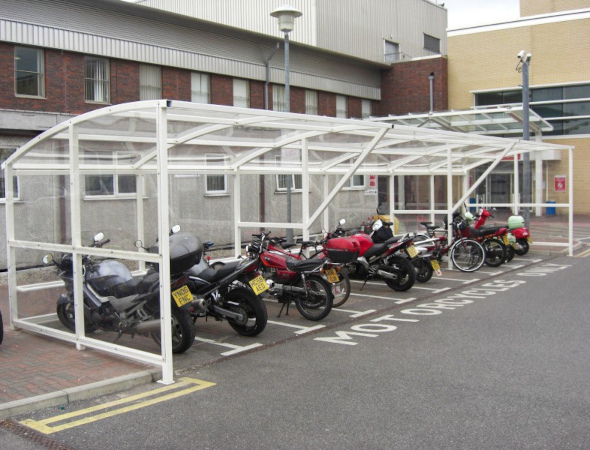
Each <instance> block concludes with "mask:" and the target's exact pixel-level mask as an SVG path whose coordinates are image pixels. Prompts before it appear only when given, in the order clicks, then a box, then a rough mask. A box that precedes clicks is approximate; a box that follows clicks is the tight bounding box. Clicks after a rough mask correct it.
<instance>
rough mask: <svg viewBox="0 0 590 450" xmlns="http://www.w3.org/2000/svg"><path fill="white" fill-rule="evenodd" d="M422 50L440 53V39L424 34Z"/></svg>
mask: <svg viewBox="0 0 590 450" xmlns="http://www.w3.org/2000/svg"><path fill="white" fill-rule="evenodd" d="M424 50H428V51H429V52H432V53H437V54H440V39H439V38H435V37H434V36H429V35H428V34H424Z"/></svg>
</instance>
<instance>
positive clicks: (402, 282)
mask: <svg viewBox="0 0 590 450" xmlns="http://www.w3.org/2000/svg"><path fill="white" fill-rule="evenodd" d="M384 270H386V271H387V272H390V273H394V274H396V275H397V280H392V279H389V278H385V284H387V287H389V288H390V289H393V290H394V291H397V292H403V291H407V290H408V289H410V288H411V287H412V286H414V283H415V282H416V269H414V266H413V265H412V263H411V262H410V261H409V260H407V259H405V258H400V257H397V256H396V257H393V258H391V259H390V260H389V264H388V265H387V269H384Z"/></svg>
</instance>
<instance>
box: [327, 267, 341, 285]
mask: <svg viewBox="0 0 590 450" xmlns="http://www.w3.org/2000/svg"><path fill="white" fill-rule="evenodd" d="M325 273H326V278H328V281H329V282H330V283H339V282H340V278H338V274H337V273H336V270H334V269H328V270H326V272H325Z"/></svg>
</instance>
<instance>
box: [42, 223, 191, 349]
mask: <svg viewBox="0 0 590 450" xmlns="http://www.w3.org/2000/svg"><path fill="white" fill-rule="evenodd" d="M109 241H110V240H108V239H107V240H104V234H103V233H99V234H97V235H96V236H95V237H94V241H93V243H92V245H91V246H92V247H102V246H103V245H105V244H107V243H108V242H109ZM202 252H203V245H202V243H201V241H200V240H199V239H198V238H197V237H195V236H192V235H190V234H188V233H177V234H174V235H172V236H170V274H171V285H170V289H171V291H172V305H171V306H172V308H171V309H172V351H173V352H174V353H182V352H185V351H186V350H188V349H189V348H190V347H191V346H192V344H193V342H194V339H195V326H194V323H193V321H192V319H191V316H190V313H189V310H190V309H191V308H192V306H191V303H192V302H193V300H194V298H193V296H192V295H191V293H190V290H189V289H188V287H187V285H186V284H187V282H188V278H189V277H188V275H187V274H185V273H184V272H185V271H186V270H187V269H189V268H190V267H191V266H193V265H194V264H195V263H197V262H199V260H200V258H201V255H202ZM43 262H44V263H45V264H49V263H53V264H55V265H56V266H57V271H58V276H59V278H61V279H62V280H63V282H64V284H65V289H66V293H65V294H62V295H61V296H60V297H59V299H58V301H57V316H58V318H59V320H60V322H61V323H62V324H63V325H64V326H65V327H66V328H68V329H69V330H71V331H75V329H76V328H75V316H74V276H73V261H72V256H71V255H70V254H64V255H63V256H62V258H61V259H60V260H59V261H58V260H54V259H53V255H51V254H48V255H45V257H44V258H43ZM82 266H83V274H84V282H83V292H84V325H85V332H86V334H89V333H92V332H94V331H96V330H104V331H114V332H116V333H118V334H119V336H118V337H117V339H118V338H119V337H121V335H123V334H129V335H132V336H133V335H136V334H139V335H145V336H151V337H152V338H153V339H154V340H155V341H156V342H157V343H158V344H160V342H161V336H160V325H161V319H160V274H159V272H158V271H157V270H155V269H154V268H153V267H152V268H151V269H150V270H148V272H147V274H146V275H144V276H140V277H133V275H132V274H131V272H130V271H129V269H128V268H127V266H125V265H124V264H123V263H121V262H119V261H117V260H113V259H102V260H101V259H94V258H91V257H90V256H84V257H83V259H82Z"/></svg>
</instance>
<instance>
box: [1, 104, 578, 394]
mask: <svg viewBox="0 0 590 450" xmlns="http://www.w3.org/2000/svg"><path fill="white" fill-rule="evenodd" d="M546 150H550V151H566V152H568V154H569V166H570V169H569V177H570V180H572V179H573V148H572V147H569V146H561V145H555V144H547V143H543V142H535V141H521V140H516V139H504V138H496V137H489V136H485V135H473V134H464V133H457V132H448V131H444V130H441V129H425V128H418V127H413V126H404V125H395V126H392V125H391V124H389V123H384V122H379V121H368V120H356V119H339V118H333V117H320V116H312V115H302V114H293V113H281V112H274V111H267V110H257V109H245V108H237V107H227V106H217V105H208V104H198V103H191V102H181V101H169V100H149V101H141V102H134V103H127V104H120V105H115V106H109V107H106V108H102V109H99V110H95V111H92V112H88V113H86V114H82V115H80V116H77V117H75V118H73V119H71V120H68V121H66V122H64V123H61V124H59V125H56V126H54V127H53V128H51V129H50V130H47V131H46V132H44V133H42V134H40V135H39V136H38V137H35V138H34V139H32V140H31V141H30V142H28V143H27V144H26V145H24V146H23V147H21V148H20V149H18V150H17V151H16V152H15V153H14V154H13V155H12V156H11V157H10V158H9V159H8V160H7V161H6V162H5V163H4V165H3V169H4V170H5V180H15V181H14V182H12V183H6V233H7V253H8V292H9V302H10V312H9V315H10V323H11V326H13V327H18V328H22V329H24V330H28V331H31V332H35V333H40V334H44V335H48V336H51V337H53V338H57V339H61V340H64V341H69V342H72V343H75V344H76V345H77V347H78V348H79V349H82V348H83V347H91V348H96V349H99V350H103V351H107V352H110V353H114V354H117V355H121V356H124V357H127V358H131V359H134V360H137V361H141V362H145V363H149V364H154V365H156V366H159V367H160V368H161V370H162V382H163V383H171V382H173V358H172V351H171V348H172V347H171V338H170V327H171V321H170V291H169V289H161V290H160V292H161V298H160V302H161V312H162V317H161V330H162V335H163V336H164V338H163V339H162V345H161V348H160V352H159V353H157V354H155V353H152V352H150V351H146V350H144V349H136V348H131V347H128V346H124V345H120V344H118V343H116V342H115V343H113V342H108V341H105V340H100V339H96V338H94V337H92V336H87V335H86V334H85V333H84V325H83V321H84V318H83V315H81V314H77V315H76V319H75V320H76V332H75V333H74V334H72V333H70V332H66V331H63V330H61V329H58V328H56V327H54V326H51V325H50V323H51V321H55V313H54V312H51V311H36V310H35V307H34V305H35V302H36V300H35V298H36V297H35V292H41V291H42V290H43V289H47V288H51V287H55V286H58V285H59V282H58V281H56V279H55V277H53V278H51V279H49V280H43V279H41V280H33V281H31V280H30V279H27V280H25V281H20V278H21V277H19V276H18V275H19V274H20V273H21V270H20V269H24V267H23V266H24V264H23V261H29V260H36V261H38V262H39V264H40V261H41V258H42V255H43V254H44V253H47V252H54V253H70V254H72V256H73V261H74V269H75V270H74V286H75V289H74V290H75V307H76V309H77V310H81V309H82V307H83V296H82V284H83V271H82V257H83V255H90V256H92V257H96V258H118V259H121V260H125V261H127V262H128V263H129V264H131V265H133V266H134V268H136V269H137V271H138V273H140V272H141V270H142V269H143V268H144V267H145V264H146V263H157V264H158V265H159V270H160V282H161V286H169V285H170V263H169V251H170V249H169V245H168V234H169V230H170V228H171V226H172V225H174V224H175V223H174V222H173V220H176V219H179V220H183V219H186V220H192V221H193V222H190V223H196V224H198V223H199V222H198V221H202V220H211V221H214V220H215V217H210V216H211V215H213V214H211V212H212V211H215V209H214V208H215V206H214V201H216V199H217V200H218V201H221V200H220V199H221V197H224V198H226V200H227V198H229V202H230V203H231V210H232V219H231V223H232V225H231V226H232V229H233V243H234V251H235V254H239V252H240V249H241V246H242V243H243V241H246V240H247V238H248V236H249V234H248V232H251V231H253V230H259V229H261V228H264V229H266V230H268V229H277V228H280V229H294V230H298V232H299V233H300V235H301V236H302V237H303V239H309V237H310V232H311V231H312V229H313V230H315V229H321V228H326V229H329V228H330V223H329V221H330V217H329V214H328V213H327V211H328V210H327V208H328V206H329V205H330V203H331V202H332V201H333V200H334V199H335V197H336V196H337V195H338V194H339V192H340V191H342V190H343V188H346V187H347V186H349V185H350V180H351V178H352V177H353V176H355V175H365V176H388V177H389V180H390V182H389V194H390V198H394V189H395V185H394V182H393V176H394V175H425V176H430V177H431V179H432V177H434V176H435V175H438V176H444V177H446V197H447V202H446V203H447V205H446V208H444V209H435V208H434V207H432V208H431V209H429V210H421V211H420V213H426V214H432V215H434V214H446V215H447V217H448V218H449V219H450V217H451V215H452V212H453V211H455V210H457V209H458V208H460V207H461V206H462V205H463V204H464V202H465V201H466V199H468V198H469V196H470V195H471V193H472V192H473V191H474V190H475V189H476V187H477V186H478V184H479V183H480V182H481V181H482V179H484V178H485V176H486V175H487V174H488V173H489V172H490V171H491V170H493V168H494V167H495V166H496V165H497V164H498V163H499V162H500V161H502V160H505V159H507V158H512V159H513V160H515V161H516V160H517V159H518V158H519V156H520V155H522V154H524V153H532V152H537V151H546ZM515 164H516V163H515ZM478 166H487V167H488V168H487V169H486V170H485V172H484V174H483V176H482V177H481V178H480V179H478V180H473V182H472V183H471V185H470V184H469V183H468V181H467V178H468V176H467V174H468V172H469V171H470V170H471V169H473V168H475V167H478ZM515 168H516V167H515ZM516 170H518V169H517V168H516ZM262 176H272V177H276V179H277V180H283V181H284V179H285V178H284V177H288V178H289V179H290V180H294V179H295V178H294V177H295V176H296V177H300V178H297V181H298V182H300V183H301V186H300V192H299V193H298V194H297V198H299V199H300V205H299V207H300V211H301V213H300V216H299V217H297V218H296V219H295V220H290V218H287V219H285V220H275V221H260V220H258V219H259V217H260V216H258V215H255V214H254V213H252V210H254V209H256V208H259V209H260V208H261V205H260V202H261V201H263V199H262V197H261V196H260V194H258V196H256V195H253V194H252V193H253V192H254V191H255V190H256V189H257V186H258V184H257V183H258V182H259V180H261V179H262V178H261V177H262ZM281 177H283V178H281ZM197 180H201V181H202V180H205V182H206V184H207V189H208V188H209V187H211V189H210V190H208V191H207V196H206V197H207V199H206V201H208V202H210V203H209V204H210V206H207V205H205V206H202V205H200V206H195V207H194V208H193V207H192V206H190V205H191V203H190V202H191V201H192V200H193V197H195V196H196V194H194V192H196V191H193V190H192V189H194V188H195V186H198V185H199V186H200V183H201V182H200V181H197ZM209 183H210V184H209ZM222 183H224V185H225V186H229V188H228V189H227V192H221V193H219V195H218V196H216V194H215V186H217V185H218V184H219V185H221V184H222ZM277 183H278V181H277ZM431 186H432V184H431ZM95 187H97V189H104V190H105V192H106V193H107V194H105V195H94V196H91V195H89V194H88V193H89V192H90V189H93V188H95ZM431 189H433V188H432V187H431ZM275 190H276V191H279V190H278V189H275ZM279 194H281V195H284V193H283V192H279ZM286 195H287V201H290V198H289V197H290V195H289V191H288V189H287V194H286ZM256 197H258V198H256ZM178 198H185V199H186V200H182V202H180V201H177V199H178ZM113 200H116V202H115V201H113ZM250 205H255V206H250ZM256 205H258V206H256ZM572 205H573V197H572V194H571V189H570V201H569V203H564V204H561V205H556V206H561V207H565V208H569V221H570V241H569V248H570V252H571V251H572V234H573V232H572V222H573V220H572V219H573V208H572ZM520 206H536V205H522V204H521V205H520ZM273 212H274V210H273ZM414 212H415V211H409V210H405V211H395V209H394V203H393V202H390V210H389V213H390V215H391V216H392V217H393V216H394V215H396V214H408V213H414ZM208 214H209V215H208ZM171 217H172V218H171ZM449 222H450V220H449ZM105 228H108V229H109V230H111V234H110V235H109V234H107V237H108V238H110V239H111V244H109V245H108V246H105V247H104V248H94V247H90V245H89V244H90V243H91V242H92V241H91V236H93V235H94V233H96V232H98V231H102V230H104V229H105ZM187 231H188V230H187ZM190 231H195V232H196V233H198V230H190ZM155 239H157V240H158V241H159V243H160V246H159V253H148V252H146V251H144V250H143V248H138V247H136V246H135V245H134V243H135V242H136V241H141V242H142V243H143V244H144V246H145V245H149V244H150V243H151V242H152V241H154V240H155ZM17 269H19V270H17ZM52 274H53V272H52ZM189 351H190V350H189Z"/></svg>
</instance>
